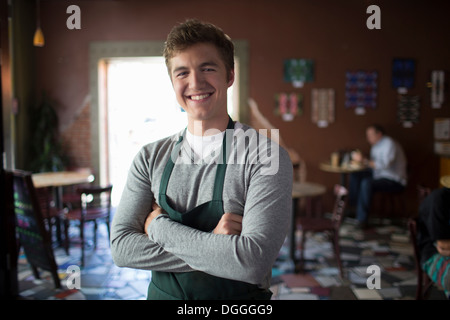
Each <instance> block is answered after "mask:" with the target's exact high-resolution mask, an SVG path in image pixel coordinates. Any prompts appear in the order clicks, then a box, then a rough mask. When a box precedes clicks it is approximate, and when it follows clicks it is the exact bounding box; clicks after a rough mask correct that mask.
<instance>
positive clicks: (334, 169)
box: [319, 161, 369, 186]
mask: <svg viewBox="0 0 450 320" xmlns="http://www.w3.org/2000/svg"><path fill="white" fill-rule="evenodd" d="M319 168H320V170H322V171H325V172H331V173H338V174H340V184H341V185H342V186H347V176H348V174H349V173H354V172H361V171H365V170H368V169H369V167H367V166H365V165H362V164H357V163H348V164H342V165H340V166H333V165H331V162H330V161H326V162H321V163H320V164H319Z"/></svg>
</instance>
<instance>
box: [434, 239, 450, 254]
mask: <svg viewBox="0 0 450 320" xmlns="http://www.w3.org/2000/svg"><path fill="white" fill-rule="evenodd" d="M436 248H437V251H438V252H439V253H440V254H441V255H443V256H450V239H445V240H438V241H436Z"/></svg>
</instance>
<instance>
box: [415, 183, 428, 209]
mask: <svg viewBox="0 0 450 320" xmlns="http://www.w3.org/2000/svg"><path fill="white" fill-rule="evenodd" d="M430 193H431V188H430V187H426V186H424V185H422V184H419V185H418V186H417V198H418V200H419V204H420V203H421V202H422V201H423V200H424V199H425V198H426V197H427V196H428V195H429V194H430Z"/></svg>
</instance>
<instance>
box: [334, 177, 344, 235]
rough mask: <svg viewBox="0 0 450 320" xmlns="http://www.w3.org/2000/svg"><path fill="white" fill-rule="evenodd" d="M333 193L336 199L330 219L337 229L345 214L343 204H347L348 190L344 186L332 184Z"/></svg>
mask: <svg viewBox="0 0 450 320" xmlns="http://www.w3.org/2000/svg"><path fill="white" fill-rule="evenodd" d="M334 195H335V196H336V200H335V202H334V208H333V213H332V216H331V220H332V221H333V224H334V227H335V228H336V229H339V228H340V226H341V224H342V220H343V218H344V214H345V206H346V204H347V196H348V190H347V188H346V187H344V186H342V185H340V184H336V185H335V186H334Z"/></svg>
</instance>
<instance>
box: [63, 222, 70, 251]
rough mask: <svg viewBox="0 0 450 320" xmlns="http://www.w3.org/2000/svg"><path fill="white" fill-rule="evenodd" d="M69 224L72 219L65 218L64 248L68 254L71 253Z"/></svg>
mask: <svg viewBox="0 0 450 320" xmlns="http://www.w3.org/2000/svg"><path fill="white" fill-rule="evenodd" d="M69 225H70V221H69V220H67V219H64V250H65V251H66V254H67V255H69Z"/></svg>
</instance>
